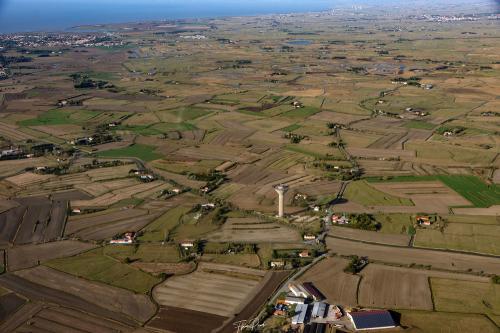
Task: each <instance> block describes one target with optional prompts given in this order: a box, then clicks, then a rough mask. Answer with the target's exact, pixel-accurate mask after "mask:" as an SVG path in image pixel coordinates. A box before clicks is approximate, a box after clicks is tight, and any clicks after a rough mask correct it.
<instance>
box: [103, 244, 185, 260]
mask: <svg viewBox="0 0 500 333" xmlns="http://www.w3.org/2000/svg"><path fill="white" fill-rule="evenodd" d="M103 251H104V254H105V255H107V256H111V257H113V258H116V259H118V260H120V261H124V260H126V258H129V259H130V260H132V261H136V260H137V261H141V262H155V263H157V262H160V263H170V262H173V263H175V262H178V261H179V260H180V255H179V249H178V247H177V245H172V244H168V245H161V244H141V245H139V246H137V247H136V246H130V245H109V246H106V247H104V250H103Z"/></svg>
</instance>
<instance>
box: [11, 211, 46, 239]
mask: <svg viewBox="0 0 500 333" xmlns="http://www.w3.org/2000/svg"><path fill="white" fill-rule="evenodd" d="M50 209H51V205H50V204H45V205H31V206H28V210H27V211H26V214H25V216H24V219H23V222H22V223H21V227H20V228H19V230H18V232H17V235H16V239H15V241H14V242H15V244H16V245H18V244H28V243H34V242H42V241H43V233H44V231H45V227H46V223H47V221H48V219H49V215H50Z"/></svg>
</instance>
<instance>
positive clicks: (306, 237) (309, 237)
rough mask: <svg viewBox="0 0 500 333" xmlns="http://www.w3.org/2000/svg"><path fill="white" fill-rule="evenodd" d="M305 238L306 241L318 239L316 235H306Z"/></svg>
mask: <svg viewBox="0 0 500 333" xmlns="http://www.w3.org/2000/svg"><path fill="white" fill-rule="evenodd" d="M304 240H305V241H311V240H316V236H314V235H304Z"/></svg>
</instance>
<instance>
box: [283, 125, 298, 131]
mask: <svg viewBox="0 0 500 333" xmlns="http://www.w3.org/2000/svg"><path fill="white" fill-rule="evenodd" d="M300 127H301V126H300V125H299V124H292V125H290V126H287V127H283V128H282V129H281V130H282V131H284V132H293V131H296V130H298V129H299V128H300Z"/></svg>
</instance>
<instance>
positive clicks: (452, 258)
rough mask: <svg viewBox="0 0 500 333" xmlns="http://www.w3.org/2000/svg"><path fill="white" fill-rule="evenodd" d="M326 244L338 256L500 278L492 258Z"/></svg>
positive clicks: (499, 268) (497, 262)
mask: <svg viewBox="0 0 500 333" xmlns="http://www.w3.org/2000/svg"><path fill="white" fill-rule="evenodd" d="M326 243H327V247H328V248H329V249H331V251H333V252H335V253H337V254H340V255H358V256H367V257H368V258H369V259H371V260H376V261H382V262H387V263H394V264H400V265H410V264H417V265H430V266H432V267H433V268H437V269H445V270H450V271H457V272H466V271H468V270H469V269H471V270H472V272H481V271H484V272H486V273H490V274H500V259H499V258H495V257H489V256H479V255H471V254H462V253H452V252H447V251H437V250H426V249H417V248H405V247H394V246H385V245H374V244H366V243H362V242H358V241H350V240H344V239H338V238H332V237H327V238H326Z"/></svg>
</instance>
